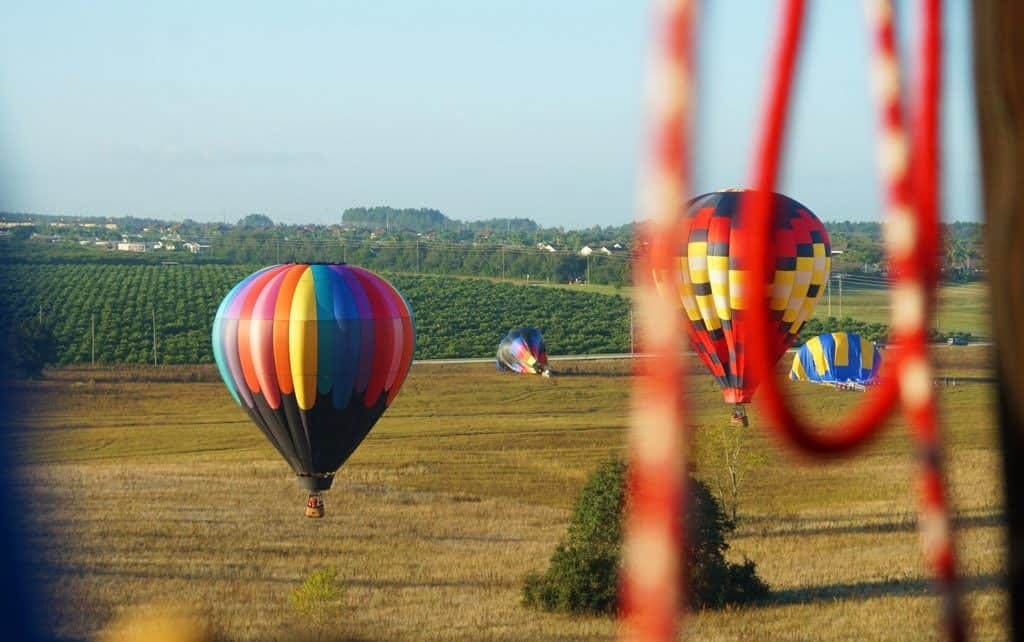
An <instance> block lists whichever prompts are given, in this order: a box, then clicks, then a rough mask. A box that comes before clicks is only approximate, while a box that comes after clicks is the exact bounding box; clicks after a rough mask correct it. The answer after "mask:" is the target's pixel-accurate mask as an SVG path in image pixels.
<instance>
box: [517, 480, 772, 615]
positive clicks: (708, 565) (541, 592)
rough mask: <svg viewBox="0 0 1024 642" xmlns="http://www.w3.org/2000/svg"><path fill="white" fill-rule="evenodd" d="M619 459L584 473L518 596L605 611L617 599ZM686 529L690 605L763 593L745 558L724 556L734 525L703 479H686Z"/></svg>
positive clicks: (546, 604)
mask: <svg viewBox="0 0 1024 642" xmlns="http://www.w3.org/2000/svg"><path fill="white" fill-rule="evenodd" d="M626 474H627V470H626V465H625V463H623V462H622V461H620V460H612V461H609V462H606V463H605V464H603V465H602V466H600V467H599V468H598V469H597V471H595V472H594V474H593V475H591V477H590V479H588V480H587V483H586V485H585V486H584V488H583V491H582V492H581V493H580V496H579V498H578V499H577V501H576V505H575V507H574V508H573V513H572V517H571V519H570V522H569V527H568V530H567V532H566V536H565V539H564V540H563V541H562V542H561V543H560V544H559V545H558V547H557V548H556V549H555V552H554V553H553V554H552V556H551V560H550V564H549V566H548V569H547V571H545V572H544V573H543V574H540V573H531V574H530V575H528V576H527V578H526V580H525V582H524V584H523V603H524V604H525V605H527V606H531V607H534V608H540V609H543V610H547V611H561V612H569V613H594V614H600V613H604V614H611V613H614V612H615V609H616V605H617V590H618V575H619V560H620V558H621V550H622V524H623V516H624V512H625V505H626V499H627V498H626V492H625V489H626ZM684 521H685V524H684V528H681V529H680V532H684V531H685V532H686V533H687V537H686V559H687V562H688V566H687V574H688V578H689V581H688V582H687V583H686V584H687V587H688V590H687V594H686V595H687V599H688V601H689V605H690V606H691V607H692V608H698V609H700V608H720V607H723V606H726V605H730V604H732V605H736V604H744V603H750V602H754V601H757V600H761V599H764V598H765V597H767V596H768V594H769V588H768V585H767V584H765V583H764V581H763V580H761V578H759V577H758V576H757V570H756V566H755V564H754V563H753V562H751V561H750V560H745V561H744V562H743V563H741V564H734V563H730V562H728V561H726V559H725V552H726V551H727V550H728V548H729V545H728V543H727V542H726V540H725V538H726V535H727V534H728V533H729V532H731V531H732V530H733V529H734V528H735V526H734V524H733V522H732V521H731V520H730V519H729V518H728V517H727V516H726V514H725V512H724V511H722V509H721V507H720V506H719V505H718V503H717V502H716V501H715V498H714V497H713V496H712V495H711V492H710V491H709V490H708V488H707V486H705V485H704V484H703V483H701V482H699V481H697V480H696V479H693V478H691V479H690V501H689V502H687V510H686V516H685V518H684Z"/></svg>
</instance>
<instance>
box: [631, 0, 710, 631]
mask: <svg viewBox="0 0 1024 642" xmlns="http://www.w3.org/2000/svg"><path fill="white" fill-rule="evenodd" d="M665 5H666V6H665V7H664V11H663V13H662V15H660V16H659V20H658V21H657V22H656V26H657V27H658V28H659V29H660V31H659V32H658V34H657V41H656V47H657V49H656V51H655V56H654V60H653V62H654V65H653V69H654V73H653V77H652V78H651V79H650V81H651V83H652V85H653V87H652V96H651V98H652V101H651V106H650V115H649V118H650V122H651V123H652V124H653V132H652V133H653V137H652V140H651V150H652V154H651V158H650V159H648V162H649V168H648V171H647V182H646V184H645V185H643V187H642V189H643V191H642V196H643V205H642V207H644V212H643V214H644V215H645V216H646V217H647V218H648V219H649V220H648V221H647V222H645V224H644V225H645V226H647V227H646V229H645V231H644V233H643V234H642V235H638V237H637V241H638V242H640V243H641V244H645V243H646V244H647V250H648V251H643V252H640V258H639V259H638V262H637V266H636V268H635V270H634V271H633V278H634V285H635V288H634V300H633V301H634V303H633V305H634V308H635V309H636V311H637V315H636V318H637V321H638V324H639V330H640V339H641V342H642V344H643V350H644V351H645V352H648V353H649V354H650V355H651V356H650V358H649V359H644V360H637V361H636V362H634V363H635V364H636V365H635V368H636V375H637V376H636V377H634V384H633V395H632V399H633V410H632V419H631V426H630V433H629V435H630V437H629V446H630V452H629V468H628V470H629V513H628V515H627V519H626V525H625V526H626V532H625V542H624V546H623V572H622V585H621V589H622V590H621V600H620V606H621V609H622V625H623V626H622V636H623V639H625V640H637V641H639V640H644V641H647V640H651V641H654V640H659V641H668V640H675V639H676V635H677V615H678V613H679V610H680V607H681V605H682V592H683V587H682V573H681V572H680V569H681V568H682V562H681V559H680V558H681V550H682V548H683V547H682V544H681V542H682V536H683V533H682V532H681V529H680V525H681V514H682V511H683V510H685V502H686V492H685V488H686V480H685V477H684V472H683V471H685V469H686V456H687V452H686V451H687V444H686V441H685V439H684V433H683V425H684V423H683V413H684V404H683V396H682V390H683V389H684V387H685V374H684V371H683V367H682V362H681V359H680V354H679V352H680V351H679V347H680V346H681V345H682V341H683V331H682V327H681V325H680V324H677V323H671V322H666V320H667V319H675V318H677V317H678V314H679V312H678V310H677V309H676V307H675V306H674V305H673V304H672V303H671V302H670V301H669V300H668V299H667V298H666V297H663V296H660V295H659V293H658V290H657V287H656V285H655V281H654V278H653V276H654V274H656V273H658V274H669V273H671V272H673V271H675V270H677V269H678V268H677V259H676V257H677V256H678V253H677V248H676V245H675V243H674V242H673V239H674V238H676V236H677V235H676V234H675V230H676V226H677V225H678V221H679V216H680V213H681V212H682V211H683V210H684V209H685V204H686V193H687V192H688V180H689V157H688V153H689V150H690V145H689V142H690V141H689V124H690V119H691V96H692V82H691V75H692V70H693V66H692V57H691V43H692V42H693V33H692V28H693V27H692V23H693V4H692V3H691V2H689V1H688V0H676V1H675V2H673V3H665Z"/></svg>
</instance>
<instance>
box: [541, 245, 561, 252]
mask: <svg viewBox="0 0 1024 642" xmlns="http://www.w3.org/2000/svg"><path fill="white" fill-rule="evenodd" d="M537 249H538V250H546V251H548V252H557V251H558V250H556V249H555V248H554V247H552V246H551V244H550V243H538V244H537Z"/></svg>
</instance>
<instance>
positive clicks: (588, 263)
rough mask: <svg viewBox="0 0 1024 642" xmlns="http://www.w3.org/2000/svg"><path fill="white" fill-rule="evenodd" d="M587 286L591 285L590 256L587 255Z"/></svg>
mask: <svg viewBox="0 0 1024 642" xmlns="http://www.w3.org/2000/svg"><path fill="white" fill-rule="evenodd" d="M587 285H590V255H589V254H588V255H587Z"/></svg>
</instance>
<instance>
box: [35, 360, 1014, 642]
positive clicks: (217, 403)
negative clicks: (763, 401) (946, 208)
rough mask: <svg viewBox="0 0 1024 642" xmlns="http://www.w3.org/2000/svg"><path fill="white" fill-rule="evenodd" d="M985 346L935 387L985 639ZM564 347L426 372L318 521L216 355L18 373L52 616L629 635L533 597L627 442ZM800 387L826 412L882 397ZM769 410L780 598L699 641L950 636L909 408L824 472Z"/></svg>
mask: <svg viewBox="0 0 1024 642" xmlns="http://www.w3.org/2000/svg"><path fill="white" fill-rule="evenodd" d="M988 350H989V349H988V348H986V347H982V346H977V347H975V346H970V347H966V348H960V347H945V346H943V347H939V348H936V358H937V364H938V375H939V376H940V377H951V376H955V377H957V384H958V385H957V386H955V387H952V386H950V387H942V388H940V395H941V402H942V408H943V413H944V417H945V428H946V433H947V440H946V443H947V445H948V448H949V451H948V461H949V469H950V476H951V484H952V491H953V495H954V499H955V503H956V507H957V525H958V538H959V543H960V556H961V570H962V572H963V575H964V576H965V578H966V586H967V603H968V606H969V609H970V614H971V622H972V627H973V629H974V634H975V636H976V638H977V639H986V640H991V639H1005V638H1006V637H1007V636H1006V632H1005V631H1004V628H1003V627H1004V624H1003V623H1004V621H1005V619H1006V618H1005V610H1006V608H1007V604H1006V599H1005V594H1004V592H1003V590H1002V588H1001V586H1000V582H1001V579H1000V578H1001V576H1002V573H1003V570H1002V569H1003V564H1004V560H1003V541H1002V538H1003V531H1002V523H1003V515H1002V500H1001V494H1000V490H999V481H998V474H999V457H998V451H997V448H996V443H997V438H996V434H995V428H994V418H993V415H992V411H991V405H992V404H991V401H992V399H991V397H992V394H993V386H992V383H991V379H990V377H991V374H990V369H989V359H990V354H989V352H988ZM556 365H558V367H559V368H560V369H561V372H560V373H557V374H556V376H555V377H554V378H553V379H552V380H544V379H541V378H539V377H520V376H512V375H501V374H498V373H496V372H495V371H494V370H493V367H492V366H490V365H483V364H479V365H478V364H473V365H443V366H442V365H430V364H417V365H416V366H414V367H413V370H412V372H411V374H410V378H409V380H408V382H407V383H406V387H405V388H404V389H403V391H402V393H401V394H400V395H399V396H398V398H397V399H396V401H395V403H394V405H393V406H392V408H391V409H390V410H389V411H388V413H387V414H386V415H385V416H384V418H383V419H382V420H381V422H380V423H379V424H378V426H377V428H376V429H375V430H374V432H373V433H371V435H370V437H369V438H368V439H367V441H366V442H365V443H364V444H363V445H362V446H361V447H360V449H359V450H358V451H357V452H356V453H355V455H354V456H353V457H352V459H351V460H350V461H349V463H348V464H346V466H345V467H344V468H343V469H342V470H341V472H340V473H339V476H338V478H337V480H336V482H335V488H334V489H333V490H332V491H330V492H329V493H328V494H327V498H326V499H327V516H326V518H325V519H323V520H320V521H313V520H307V519H305V518H304V517H302V502H303V500H304V494H303V493H302V492H301V491H300V490H299V489H298V488H297V486H296V485H295V483H294V481H293V480H292V478H291V475H290V472H289V470H288V469H287V467H286V465H285V464H284V463H283V462H281V461H279V460H278V458H277V456H276V453H274V451H273V450H272V449H271V447H270V446H269V445H268V444H266V443H265V442H264V440H263V438H262V437H261V436H260V434H259V433H258V431H257V430H256V429H255V427H254V426H252V425H250V424H249V421H248V419H247V418H246V417H245V415H244V414H243V413H242V412H241V410H240V409H238V408H237V407H236V406H235V405H234V402H233V401H231V399H230V397H229V396H228V394H227V392H226V391H225V390H224V388H223V386H222V384H221V383H220V382H219V381H218V380H217V379H216V374H215V371H214V370H213V369H212V368H205V369H204V368H188V367H180V368H175V367H164V368H160V369H147V368H136V369H128V370H120V371H118V372H111V371H92V370H88V369H67V370H61V371H57V372H53V373H51V374H50V376H49V378H48V379H47V380H45V381H41V382H33V383H26V384H22V386H21V388H20V390H19V392H20V394H21V395H22V396H23V398H25V399H26V400H27V402H28V403H29V404H30V405H31V407H32V408H33V412H32V413H31V414H21V415H20V417H21V418H22V419H21V421H22V423H21V424H20V426H19V429H18V430H17V432H16V436H17V440H16V443H15V448H16V451H17V452H18V453H19V455H20V456H21V458H22V460H23V461H25V462H26V468H25V470H26V471H27V472H31V475H32V476H31V479H32V480H33V482H32V485H31V490H32V493H31V496H30V497H31V498H30V499H27V500H26V503H25V505H26V506H27V507H28V508H29V514H30V515H33V516H35V517H36V518H38V519H37V522H36V524H35V526H34V527H33V529H32V532H33V545H34V547H35V549H36V550H38V551H40V552H41V554H42V555H43V556H44V557H45V560H46V561H48V562H49V563H50V570H49V571H48V572H47V575H46V580H47V583H48V586H49V587H50V590H51V592H52V595H53V599H52V600H51V601H50V602H49V607H48V609H49V612H50V615H51V617H52V620H51V625H52V628H53V631H54V632H55V633H57V634H59V635H61V636H63V637H64V638H67V639H94V638H96V636H97V635H100V633H101V632H102V631H103V630H104V629H106V628H107V627H109V626H110V624H111V622H112V621H114V620H116V619H117V618H118V617H123V616H125V615H126V614H132V613H145V612H150V611H148V610H147V609H152V608H159V606H160V605H163V606H176V607H181V608H186V609H191V611H192V612H193V613H196V614H198V616H199V617H201V618H202V619H203V620H205V621H206V622H207V623H209V625H210V626H212V627H213V629H214V630H215V631H216V632H217V634H218V636H219V637H220V638H221V639H224V640H292V639H296V638H299V637H301V636H303V635H308V636H310V637H316V636H318V635H319V636H321V638H322V639H328V640H342V639H351V640H464V641H467V642H468V641H471V640H472V641H479V640H510V641H511V640H552V641H554V640H610V639H613V638H614V635H615V624H614V621H612V620H610V619H607V618H576V617H568V616H561V615H549V614H544V613H537V612H534V611H528V610H526V609H524V608H523V607H522V606H520V605H519V596H520V587H521V583H522V578H523V576H524V575H526V573H528V572H529V571H532V570H542V569H543V568H545V567H546V564H547V558H548V557H549V555H550V554H551V552H552V550H553V549H554V546H555V545H556V543H557V542H558V540H559V538H560V537H561V536H562V534H563V533H564V529H565V525H566V521H567V518H568V510H569V508H570V506H571V504H572V501H573V499H574V497H575V495H576V493H577V492H578V490H579V489H580V487H581V485H582V483H583V481H584V480H585V478H586V477H587V475H588V473H589V472H590V471H591V470H592V469H593V468H594V467H595V466H596V464H597V463H598V462H600V461H602V460H604V459H605V458H607V457H610V456H613V455H616V454H620V453H622V452H623V451H624V444H625V425H626V422H627V419H626V415H627V410H628V404H629V386H630V376H629V373H628V368H629V365H628V362H627V361H604V362H589V361H588V362H584V361H580V362H558V363H557V364H556ZM786 365H788V364H786ZM694 371H695V372H699V370H698V369H697V365H696V364H695V365H694ZM787 385H788V384H787ZM788 389H789V390H790V391H791V392H792V393H793V395H794V396H795V399H796V401H797V403H799V404H800V406H801V407H802V408H803V409H804V410H805V411H806V412H808V413H810V414H811V415H813V416H816V417H818V418H820V419H821V420H822V421H824V422H827V421H828V419H829V418H830V417H835V416H836V415H837V414H845V413H846V412H848V411H849V410H850V409H851V408H853V406H855V405H856V403H857V402H858V401H859V400H860V399H862V398H863V397H862V396H860V395H858V394H857V393H850V392H836V391H832V390H829V389H824V388H819V387H814V386H810V385H796V384H793V385H792V387H789V388H788ZM689 401H690V413H689V415H688V418H689V423H690V424H691V426H692V428H693V429H694V434H695V439H696V446H697V450H696V452H697V459H698V461H697V474H698V476H700V477H702V478H705V479H708V480H713V479H714V477H715V475H716V474H717V473H719V472H721V467H720V466H718V465H717V463H716V462H717V461H718V457H717V455H718V452H717V451H716V443H717V437H716V435H717V434H718V433H719V432H720V431H721V430H722V425H723V424H724V423H725V421H724V420H725V419H726V418H727V413H728V408H727V407H726V406H725V405H724V404H722V403H721V401H720V396H719V393H718V392H717V391H716V390H715V389H714V388H713V386H712V384H711V383H710V382H709V377H707V376H706V375H698V376H696V377H695V378H694V379H693V380H692V384H691V387H690V398H689ZM751 424H752V427H753V428H752V429H751V430H750V431H749V432H748V433H746V435H745V436H744V440H745V447H746V449H747V452H748V453H749V454H750V457H749V463H748V464H747V471H746V472H747V473H748V476H747V478H746V481H745V482H744V485H743V486H742V487H741V492H740V498H739V506H738V509H739V525H738V528H737V531H736V532H735V533H734V535H733V537H732V538H731V543H732V549H731V551H730V555H731V556H733V557H735V558H736V559H741V558H742V557H743V556H747V557H749V558H750V559H752V560H754V561H755V562H756V563H757V565H758V569H759V572H760V573H761V574H762V576H763V577H764V578H765V579H766V580H767V581H768V582H769V584H771V586H772V588H773V590H774V594H773V598H772V601H771V602H770V603H769V604H767V605H764V606H759V607H756V608H747V609H730V610H726V611H718V612H702V613H698V614H691V615H689V616H688V618H687V620H686V631H685V634H684V637H685V638H687V639H695V640H767V639H788V640H812V639H813V640H849V639H864V640H866V639H871V640H910V639H915V640H916V639H936V638H937V637H939V636H938V635H937V632H936V629H935V628H934V625H935V622H936V617H937V609H938V606H939V603H938V598H937V597H936V596H935V595H934V594H933V592H932V591H931V589H930V586H929V582H928V579H927V576H926V574H925V570H924V569H923V566H922V562H921V559H920V554H919V552H918V540H917V534H916V532H915V507H914V503H913V493H912V487H911V473H912V471H913V469H914V462H913V446H912V445H911V444H910V442H909V441H908V439H907V436H906V431H905V429H904V428H903V424H902V423H901V421H899V420H894V421H893V422H892V424H893V425H892V426H891V427H890V428H889V429H888V430H887V431H886V432H885V433H883V435H882V436H881V438H880V439H879V440H878V441H876V442H875V443H873V444H872V445H870V446H869V447H867V448H866V449H865V450H864V451H863V452H861V453H860V454H859V455H858V456H857V457H856V458H854V459H851V460H847V461H844V462H841V463H832V464H830V465H819V464H812V463H809V462H805V461H802V460H799V459H796V458H794V457H792V456H790V455H789V453H787V452H783V451H782V450H781V449H780V447H779V446H778V445H777V444H776V443H775V442H774V441H773V440H772V439H770V438H769V437H767V436H765V433H764V432H763V431H761V430H758V429H757V426H759V425H760V424H761V421H760V420H759V417H758V415H757V411H756V409H754V410H753V413H752V421H751ZM26 479H27V477H26ZM39 480H43V481H44V482H48V483H47V484H46V485H45V486H43V489H42V490H40V487H39ZM27 484H28V482H26V486H27ZM328 566H333V567H334V568H336V569H337V571H338V576H339V578H340V579H341V583H342V587H343V595H342V596H341V597H340V598H339V599H338V600H336V601H334V602H332V603H331V604H329V605H328V606H326V607H325V609H324V614H325V618H324V622H323V624H322V625H321V627H320V629H319V630H313V629H312V628H311V626H310V623H309V621H308V620H307V619H303V618H302V617H301V616H300V615H299V614H298V612H297V611H296V610H295V608H293V606H292V604H291V603H290V599H289V598H290V595H291V593H292V591H293V590H294V589H295V588H297V587H298V586H299V585H300V584H301V583H302V582H303V580H304V579H305V578H306V577H308V576H309V575H310V574H311V573H313V572H314V571H317V570H320V569H323V568H326V567H328ZM154 605H157V606H154Z"/></svg>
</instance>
